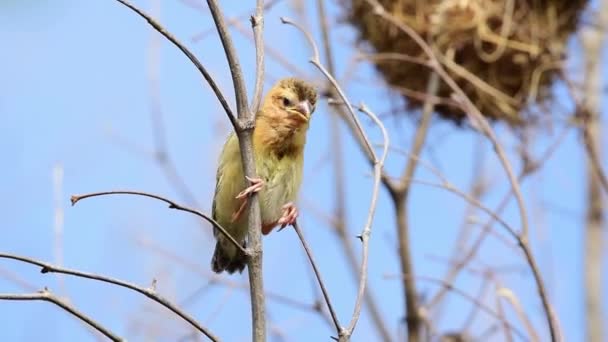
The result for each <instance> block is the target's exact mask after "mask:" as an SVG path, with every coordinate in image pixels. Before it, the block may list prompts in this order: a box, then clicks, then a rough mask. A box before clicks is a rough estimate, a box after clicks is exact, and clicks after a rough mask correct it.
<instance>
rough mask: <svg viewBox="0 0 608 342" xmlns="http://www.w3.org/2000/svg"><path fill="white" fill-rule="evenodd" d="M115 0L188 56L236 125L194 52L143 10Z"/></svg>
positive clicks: (215, 86) (220, 93)
mask: <svg viewBox="0 0 608 342" xmlns="http://www.w3.org/2000/svg"><path fill="white" fill-rule="evenodd" d="M116 1H118V2H120V3H121V4H123V5H125V6H126V7H127V8H129V9H130V10H132V11H133V12H135V13H137V14H138V15H139V16H140V17H142V18H144V19H145V20H146V21H147V22H148V24H150V25H151V26H152V27H153V28H154V29H155V30H156V31H158V33H160V34H162V35H163V36H164V37H165V38H167V40H169V41H170V42H171V43H173V45H175V46H177V48H178V49H179V50H180V51H181V52H183V53H184V55H186V57H188V59H189V60H190V61H191V62H192V64H194V66H195V67H196V69H198V71H199V72H200V73H201V74H202V75H203V77H204V78H205V80H206V81H207V83H208V84H209V86H210V87H211V89H212V90H213V92H214V93H215V96H216V97H217V99H218V100H219V101H220V104H221V105H222V107H223V108H224V111H225V112H226V115H228V119H229V120H230V122H231V123H232V125H233V126H235V127H236V126H237V122H236V118H235V117H234V114H233V113H232V110H231V109H230V106H229V105H228V102H227V101H226V98H225V97H224V95H223V94H222V91H221V90H220V88H219V87H218V86H217V84H216V83H215V81H214V80H213V77H211V75H210V74H209V72H208V71H207V69H205V67H204V66H203V64H202V63H201V62H200V61H199V60H198V58H196V56H194V54H193V53H192V52H191V51H190V50H188V48H187V47H186V46H184V45H183V44H182V43H180V42H179V40H177V38H175V37H174V36H173V35H172V34H171V33H169V31H167V30H166V29H165V28H164V27H163V26H162V25H160V24H159V23H157V22H156V21H155V20H154V19H152V18H151V17H150V16H149V15H147V14H146V13H145V12H144V11H142V10H141V9H139V8H137V7H135V6H134V5H132V4H131V3H130V2H128V1H127V0H116Z"/></svg>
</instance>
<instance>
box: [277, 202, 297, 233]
mask: <svg viewBox="0 0 608 342" xmlns="http://www.w3.org/2000/svg"><path fill="white" fill-rule="evenodd" d="M297 218H298V208H297V207H296V205H295V204H293V202H289V203H287V204H285V205H284V206H283V216H281V218H280V219H279V221H277V224H279V225H281V228H280V229H279V231H281V229H283V228H285V227H287V226H288V225H291V224H294V223H295V222H296V219H297Z"/></svg>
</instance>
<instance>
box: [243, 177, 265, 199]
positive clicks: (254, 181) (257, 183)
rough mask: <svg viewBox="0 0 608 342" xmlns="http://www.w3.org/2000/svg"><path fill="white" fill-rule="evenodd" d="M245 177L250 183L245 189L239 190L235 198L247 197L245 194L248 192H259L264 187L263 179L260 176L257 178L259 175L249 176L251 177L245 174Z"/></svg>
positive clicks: (247, 194) (248, 193)
mask: <svg viewBox="0 0 608 342" xmlns="http://www.w3.org/2000/svg"><path fill="white" fill-rule="evenodd" d="M245 178H247V180H248V181H249V182H251V185H250V186H249V187H247V188H246V189H245V190H243V191H241V192H239V194H238V195H236V198H237V199H244V198H247V196H249V195H250V194H253V193H255V192H259V191H260V190H262V188H263V187H264V180H263V179H262V178H259V177H255V178H251V177H247V176H245Z"/></svg>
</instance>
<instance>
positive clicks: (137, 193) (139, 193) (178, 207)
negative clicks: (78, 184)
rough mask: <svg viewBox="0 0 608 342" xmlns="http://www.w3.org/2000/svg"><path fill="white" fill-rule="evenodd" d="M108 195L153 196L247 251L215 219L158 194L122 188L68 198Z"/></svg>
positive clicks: (79, 198) (75, 201)
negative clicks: (200, 221)
mask: <svg viewBox="0 0 608 342" xmlns="http://www.w3.org/2000/svg"><path fill="white" fill-rule="evenodd" d="M108 195H134V196H143V197H149V198H154V199H157V200H159V201H163V202H165V203H167V204H169V208H170V209H175V210H180V211H185V212H187V213H191V214H194V215H196V216H198V217H200V218H202V219H204V220H205V221H207V222H209V223H211V225H212V226H213V227H215V228H217V229H218V230H219V231H220V232H221V233H222V234H224V236H225V237H226V238H228V240H230V241H231V242H232V243H233V244H234V245H235V246H236V247H237V248H238V249H239V250H240V251H241V252H243V253H245V254H247V253H248V251H247V250H246V249H245V248H243V246H241V244H240V243H238V242H237V241H236V240H235V239H234V238H233V237H232V235H230V233H228V231H227V230H226V229H225V228H224V227H222V226H221V225H220V224H219V223H217V221H215V220H214V219H212V218H211V217H210V216H208V215H205V214H203V213H202V212H200V211H198V210H196V209H193V208H188V207H186V206H183V205H181V204H178V203H176V202H174V201H172V200H170V199H167V198H165V197H162V196H159V195H155V194H150V193H147V192H142V191H124V190H117V191H102V192H92V193H89V194H84V195H72V197H71V198H70V201H72V205H76V203H78V202H79V201H81V200H83V199H87V198H91V197H99V196H108Z"/></svg>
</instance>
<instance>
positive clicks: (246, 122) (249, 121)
mask: <svg viewBox="0 0 608 342" xmlns="http://www.w3.org/2000/svg"><path fill="white" fill-rule="evenodd" d="M237 124H238V127H237V128H238V130H239V132H245V131H251V130H253V128H254V127H255V119H253V118H243V119H238V121H237Z"/></svg>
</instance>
